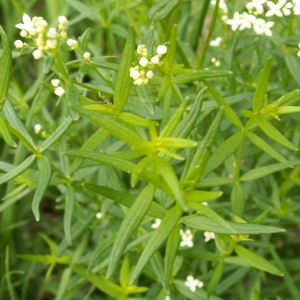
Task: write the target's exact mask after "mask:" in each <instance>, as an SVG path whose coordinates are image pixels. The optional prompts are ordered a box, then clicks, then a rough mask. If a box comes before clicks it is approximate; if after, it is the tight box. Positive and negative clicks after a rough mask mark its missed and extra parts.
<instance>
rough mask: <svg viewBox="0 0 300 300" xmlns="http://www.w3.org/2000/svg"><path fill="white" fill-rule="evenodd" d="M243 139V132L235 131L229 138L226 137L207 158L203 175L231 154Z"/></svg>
mask: <svg viewBox="0 0 300 300" xmlns="http://www.w3.org/2000/svg"><path fill="white" fill-rule="evenodd" d="M243 139H244V134H243V132H241V131H240V132H237V133H235V134H234V135H233V136H231V137H230V138H228V139H227V140H226V141H225V142H224V143H223V144H221V145H220V146H219V147H218V148H217V150H216V151H215V152H214V153H213V154H212V155H211V157H210V158H209V160H208V162H207V165H206V169H205V175H204V177H206V175H208V174H209V173H211V172H212V171H213V170H215V169H216V168H217V167H219V166H220V165H221V164H222V163H223V162H224V161H225V160H226V159H227V158H228V157H229V156H230V155H231V154H233V153H234V152H235V151H236V150H237V148H238V147H239V146H240V145H241V144H242V142H243Z"/></svg>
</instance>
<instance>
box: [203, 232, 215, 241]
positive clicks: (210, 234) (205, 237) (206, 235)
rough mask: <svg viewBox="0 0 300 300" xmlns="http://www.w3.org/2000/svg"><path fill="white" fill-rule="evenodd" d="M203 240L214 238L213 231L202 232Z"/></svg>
mask: <svg viewBox="0 0 300 300" xmlns="http://www.w3.org/2000/svg"><path fill="white" fill-rule="evenodd" d="M203 234H204V242H206V243H207V242H208V241H210V240H214V239H215V234H214V233H213V232H209V231H205V232H204V233H203Z"/></svg>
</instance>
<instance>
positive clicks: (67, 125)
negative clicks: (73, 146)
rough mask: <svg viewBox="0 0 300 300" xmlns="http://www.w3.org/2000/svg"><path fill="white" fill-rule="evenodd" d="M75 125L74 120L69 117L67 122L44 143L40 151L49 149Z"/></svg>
mask: <svg viewBox="0 0 300 300" xmlns="http://www.w3.org/2000/svg"><path fill="white" fill-rule="evenodd" d="M72 124H73V119H72V118H71V117H67V118H66V120H65V121H64V122H63V123H62V124H61V125H60V126H59V127H58V128H57V129H56V130H55V131H54V132H53V133H52V134H51V135H50V136H49V137H48V138H47V139H46V140H45V141H44V142H43V143H42V145H41V147H40V149H39V150H40V151H41V152H42V151H44V150H46V149H48V148H49V147H50V146H51V145H53V144H54V143H55V142H56V141H57V140H58V139H59V138H60V137H61V136H62V135H63V134H64V133H65V132H66V131H67V130H68V129H69V128H70V126H71V125H72Z"/></svg>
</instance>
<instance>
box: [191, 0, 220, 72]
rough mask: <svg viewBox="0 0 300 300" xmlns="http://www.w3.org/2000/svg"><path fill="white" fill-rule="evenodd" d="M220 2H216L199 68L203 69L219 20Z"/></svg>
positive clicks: (218, 0)
mask: <svg viewBox="0 0 300 300" xmlns="http://www.w3.org/2000/svg"><path fill="white" fill-rule="evenodd" d="M219 3H220V0H217V1H216V4H215V8H214V11H213V15H212V20H211V23H210V27H209V31H208V36H207V38H206V40H205V44H204V47H203V49H202V51H201V53H200V57H199V61H198V66H197V69H201V68H202V65H203V62H204V59H205V56H206V52H207V48H208V45H209V42H210V40H211V37H212V35H213V32H214V29H215V25H216V21H217V18H218V12H219Z"/></svg>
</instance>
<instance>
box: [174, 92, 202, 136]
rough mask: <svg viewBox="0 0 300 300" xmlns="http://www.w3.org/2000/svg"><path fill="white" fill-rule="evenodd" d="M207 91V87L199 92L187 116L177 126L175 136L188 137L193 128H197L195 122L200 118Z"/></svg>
mask: <svg viewBox="0 0 300 300" xmlns="http://www.w3.org/2000/svg"><path fill="white" fill-rule="evenodd" d="M205 91H206V87H204V88H203V89H201V90H200V92H199V93H198V94H197V96H196V98H195V101H194V104H193V106H192V107H191V109H190V111H189V113H188V114H187V115H186V117H185V118H184V119H183V120H181V122H180V123H179V124H178V126H177V128H176V129H175V131H174V133H173V136H174V137H178V138H186V137H188V136H189V134H190V132H191V131H192V129H194V128H195V124H196V122H197V120H198V117H199V115H200V111H201V107H202V101H203V98H202V96H203V94H204V93H205Z"/></svg>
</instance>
